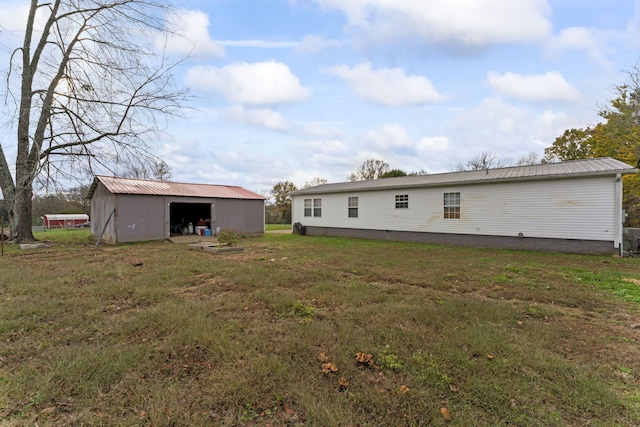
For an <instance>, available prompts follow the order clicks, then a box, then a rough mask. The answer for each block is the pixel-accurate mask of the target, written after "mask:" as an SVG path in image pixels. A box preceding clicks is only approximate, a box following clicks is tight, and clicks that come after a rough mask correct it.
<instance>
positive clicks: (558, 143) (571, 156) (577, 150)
mask: <svg viewBox="0 0 640 427" xmlns="http://www.w3.org/2000/svg"><path fill="white" fill-rule="evenodd" d="M593 135H594V128H591V127H587V128H585V129H567V130H565V131H564V133H563V134H562V135H561V136H559V137H557V138H556V140H555V141H554V142H553V144H552V145H551V146H549V147H547V148H545V149H544V157H543V159H542V160H543V161H544V162H555V161H561V162H566V161H568V160H577V159H588V158H591V157H593V155H594V153H593V150H592V147H591V144H592V142H593V141H592V138H593Z"/></svg>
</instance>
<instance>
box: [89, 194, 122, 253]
mask: <svg viewBox="0 0 640 427" xmlns="http://www.w3.org/2000/svg"><path fill="white" fill-rule="evenodd" d="M115 207H116V195H115V194H112V193H110V192H109V191H108V190H107V189H106V187H105V186H104V185H102V184H101V183H98V186H97V188H96V190H95V192H94V193H93V197H91V234H93V235H94V236H100V233H102V230H103V229H104V226H105V223H106V222H107V219H108V218H109V215H110V214H111V212H112V210H113V209H115ZM102 240H103V241H104V242H107V243H116V242H117V234H116V222H115V216H114V217H112V218H111V220H110V221H109V224H108V226H107V228H106V230H105V233H104V235H103V237H102Z"/></svg>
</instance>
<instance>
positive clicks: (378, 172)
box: [349, 159, 389, 181]
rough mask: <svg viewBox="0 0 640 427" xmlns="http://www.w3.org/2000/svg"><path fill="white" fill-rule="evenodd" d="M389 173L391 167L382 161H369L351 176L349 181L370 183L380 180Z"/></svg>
mask: <svg viewBox="0 0 640 427" xmlns="http://www.w3.org/2000/svg"><path fill="white" fill-rule="evenodd" d="M388 171H389V165H388V164H387V163H385V162H384V161H382V160H376V159H368V160H365V162H364V163H363V164H362V165H360V167H359V168H358V169H357V170H356V171H355V172H353V173H352V174H351V175H349V181H369V180H371V179H378V178H380V177H381V176H382V175H383V174H384V173H385V172H388Z"/></svg>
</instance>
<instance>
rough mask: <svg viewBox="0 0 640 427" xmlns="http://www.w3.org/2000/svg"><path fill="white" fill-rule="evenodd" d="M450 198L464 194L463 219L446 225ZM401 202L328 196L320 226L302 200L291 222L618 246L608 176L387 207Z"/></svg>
mask: <svg viewBox="0 0 640 427" xmlns="http://www.w3.org/2000/svg"><path fill="white" fill-rule="evenodd" d="M444 193H460V205H461V206H463V209H461V215H460V219H456V220H455V221H451V220H445V219H444V217H443V194H444ZM397 194H400V193H399V192H398V190H397V189H396V190H374V191H359V192H353V193H326V194H322V195H321V197H322V199H323V206H322V207H323V210H324V212H323V215H322V217H321V218H315V217H314V218H305V217H304V215H303V213H304V212H303V210H302V208H303V203H302V199H303V198H304V196H302V195H301V196H294V212H293V220H294V222H296V221H300V222H302V223H303V224H304V225H308V226H318V227H337V228H359V229H374V230H398V231H418V232H420V231H422V232H434V233H457V234H478V235H496V236H518V235H519V234H520V233H522V235H523V236H524V237H542V238H558V239H584V240H604V241H615V240H616V238H615V236H614V234H615V230H616V227H617V224H616V220H618V219H619V218H616V211H615V205H616V200H615V178H613V177H610V176H609V177H585V178H580V179H559V180H539V181H526V182H511V183H492V184H476V185H459V186H443V187H431V188H415V189H406V190H404V191H403V192H402V193H401V194H406V195H407V196H408V198H410V199H411V209H396V208H395V203H389V200H391V201H394V200H395V196H396V195H397ZM318 196H320V195H318ZM307 197H308V196H307ZM345 197H358V208H359V216H358V218H351V219H349V221H348V222H347V218H345V215H344V200H345ZM296 201H297V202H296ZM618 203H619V202H618Z"/></svg>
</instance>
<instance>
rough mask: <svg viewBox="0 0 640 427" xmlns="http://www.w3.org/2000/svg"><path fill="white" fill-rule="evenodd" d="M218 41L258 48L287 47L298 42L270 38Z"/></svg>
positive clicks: (233, 45)
mask: <svg viewBox="0 0 640 427" xmlns="http://www.w3.org/2000/svg"><path fill="white" fill-rule="evenodd" d="M218 43H219V44H221V45H222V46H232V47H248V48H258V49H283V48H284V49H289V48H292V47H296V46H298V44H299V42H274V41H271V40H218Z"/></svg>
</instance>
